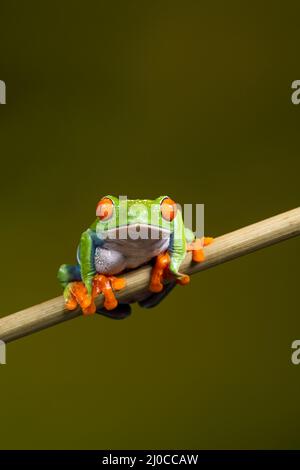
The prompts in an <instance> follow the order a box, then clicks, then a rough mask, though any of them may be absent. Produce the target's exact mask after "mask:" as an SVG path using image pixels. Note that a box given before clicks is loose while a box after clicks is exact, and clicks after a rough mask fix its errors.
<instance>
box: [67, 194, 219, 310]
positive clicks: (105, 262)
mask: <svg viewBox="0 0 300 470" xmlns="http://www.w3.org/2000/svg"><path fill="white" fill-rule="evenodd" d="M96 217H97V218H96V220H95V221H94V223H93V224H92V225H91V226H90V227H89V228H88V229H87V230H86V231H85V232H83V233H82V235H81V239H80V243H79V247H78V250H77V261H78V263H77V264H76V265H67V264H63V265H62V266H61V267H60V268H59V271H58V279H59V281H60V283H61V284H62V286H63V287H64V298H65V302H66V308H67V309H69V310H73V309H75V308H76V307H77V306H78V305H79V306H80V307H81V308H82V311H83V314H85V315H88V314H93V313H95V312H96V311H97V312H98V313H102V314H105V315H108V316H111V317H113V318H123V317H125V316H127V315H128V314H129V313H130V306H129V304H121V305H118V301H117V299H116V297H115V294H114V291H117V290H120V289H122V288H124V287H125V279H124V278H122V277H116V275H118V274H122V273H124V272H126V271H128V270H131V269H135V268H138V267H139V266H142V265H144V264H145V263H148V262H152V263H153V268H152V274H151V280H150V285H149V294H148V295H146V296H145V295H144V296H143V297H142V298H135V299H134V300H133V301H138V302H139V304H140V305H141V306H143V307H147V308H150V307H153V306H155V305H157V304H158V303H159V302H160V301H161V300H162V299H163V298H164V297H165V296H166V295H167V294H168V293H169V292H170V291H171V290H172V289H173V287H174V286H175V285H176V283H179V284H182V285H184V284H187V283H188V282H189V276H188V275H186V274H183V273H181V272H180V265H181V263H182V261H183V259H184V257H185V255H186V252H187V251H192V255H193V261H195V262H201V261H203V260H204V253H203V246H205V245H208V244H209V243H211V242H212V240H213V239H212V238H210V237H203V238H202V239H196V238H195V235H194V233H193V232H192V231H191V230H190V229H188V228H187V227H185V226H184V223H183V219H182V214H181V211H180V210H178V208H177V205H176V204H175V202H174V201H173V200H172V199H170V198H169V197H168V196H160V197H158V198H157V199H154V200H148V199H131V200H128V199H126V198H122V197H120V198H117V197H115V196H110V195H109V196H105V197H103V198H102V199H101V200H100V201H99V203H98V205H97V208H96ZM167 273H168V275H169V276H171V277H172V282H170V283H169V284H167V285H164V284H163V279H164V277H165V276H166V274H167ZM99 293H103V295H104V308H101V309H98V310H97V309H96V305H95V302H94V299H95V297H96V296H97V295H98V294H99ZM110 311H111V313H110Z"/></svg>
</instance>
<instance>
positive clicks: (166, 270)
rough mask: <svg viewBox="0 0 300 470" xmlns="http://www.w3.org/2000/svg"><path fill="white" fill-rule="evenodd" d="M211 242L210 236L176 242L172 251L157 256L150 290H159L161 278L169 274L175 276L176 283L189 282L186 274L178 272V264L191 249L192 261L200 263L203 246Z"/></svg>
mask: <svg viewBox="0 0 300 470" xmlns="http://www.w3.org/2000/svg"><path fill="white" fill-rule="evenodd" d="M212 242H213V238H212V237H203V238H201V239H198V238H195V239H194V240H193V241H192V242H190V243H188V244H187V245H186V248H185V247H184V249H183V246H184V245H182V244H178V246H177V248H176V246H175V249H174V248H173V251H172V249H171V251H170V252H169V251H167V252H165V253H161V254H160V255H158V256H157V258H156V260H155V265H154V267H153V269H152V273H151V281H150V287H149V289H150V291H151V292H161V291H162V290H163V287H164V286H163V280H164V278H167V277H168V276H169V274H171V275H173V276H174V277H175V278H176V281H177V283H178V284H181V285H186V284H188V283H189V282H190V277H189V276H188V275H187V274H183V273H180V272H179V269H180V265H181V263H182V261H183V260H184V257H185V253H186V251H192V259H193V261H194V262H197V263H200V262H202V261H204V259H205V257H204V252H203V247H205V246H207V245H210V244H211V243H212Z"/></svg>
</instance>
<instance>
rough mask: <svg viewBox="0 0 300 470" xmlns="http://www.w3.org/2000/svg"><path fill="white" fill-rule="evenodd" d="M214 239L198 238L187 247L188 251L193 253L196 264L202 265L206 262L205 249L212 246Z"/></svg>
mask: <svg viewBox="0 0 300 470" xmlns="http://www.w3.org/2000/svg"><path fill="white" fill-rule="evenodd" d="M213 241H214V239H213V238H212V237H203V238H196V239H195V240H194V241H193V242H192V243H190V245H188V247H187V251H192V258H193V261H195V262H196V263H201V262H202V261H204V260H205V256H204V251H203V247H204V246H207V245H210V244H211V243H212V242H213Z"/></svg>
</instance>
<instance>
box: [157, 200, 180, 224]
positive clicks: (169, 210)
mask: <svg viewBox="0 0 300 470" xmlns="http://www.w3.org/2000/svg"><path fill="white" fill-rule="evenodd" d="M160 210H161V215H162V216H163V218H164V219H165V220H168V221H169V222H171V221H172V220H173V219H174V218H175V216H176V213H177V207H176V203H175V202H174V201H173V200H172V199H170V198H169V197H166V198H165V199H164V200H163V201H162V202H161V204H160Z"/></svg>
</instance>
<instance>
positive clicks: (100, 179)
mask: <svg viewBox="0 0 300 470" xmlns="http://www.w3.org/2000/svg"><path fill="white" fill-rule="evenodd" d="M297 4H298V7H299V2H296V1H292V2H276V1H272V2H264V5H263V4H262V2H259V1H252V2H247V1H244V2H233V1H230V2H226V5H225V2H213V3H211V5H208V4H207V2H202V1H184V2H179V1H175V0H173V1H112V2H104V1H85V2H75V1H72V2H71V1H65V2H61V1H54V0H52V1H51V2H50V1H46V2H38V1H32V0H27V1H26V2H22V1H13V0H11V1H10V2H3V1H2V3H1V13H0V14H1V30H0V79H2V80H5V81H6V85H7V104H6V106H0V154H1V185H0V195H1V198H0V205H1V207H0V210H1V239H0V240H1V287H0V292H1V307H0V311H1V315H3V316H4V315H7V314H9V313H13V312H14V311H17V310H19V309H22V308H25V307H28V306H30V305H33V304H36V303H38V302H42V301H43V300H47V299H49V298H51V297H54V296H57V295H59V294H60V292H61V290H60V287H59V285H58V284H57V281H56V271H57V268H58V266H59V265H60V264H61V263H63V262H72V261H73V260H74V259H75V250H76V246H77V242H78V239H79V236H80V234H81V232H82V231H83V230H84V229H86V228H87V226H88V225H89V224H90V223H91V221H92V220H93V219H94V214H95V205H96V203H97V201H98V199H99V198H100V197H101V196H103V195H105V194H107V193H112V194H116V195H119V194H127V195H128V197H131V198H135V197H143V198H153V197H156V196H158V195H160V194H169V195H170V196H171V197H172V198H174V199H175V200H176V201H178V202H181V203H205V223H206V233H207V234H208V235H214V236H217V235H221V234H223V233H226V232H228V231H231V230H234V229H236V228H239V227H242V226H244V225H247V224H249V223H253V222H256V221H258V220H261V219H263V218H267V217H269V216H272V215H275V214H277V213H280V212H282V211H285V210H288V209H291V208H293V207H296V206H297V205H298V204H299V169H300V165H299V119H300V106H299V107H297V106H294V105H293V104H292V103H291V83H292V81H293V80H296V79H300V71H299V47H298V43H299V8H297ZM299 246H300V245H299V240H290V241H286V242H284V243H282V244H280V245H278V246H275V247H272V248H268V249H265V250H263V251H261V252H258V253H256V254H252V255H249V256H247V257H244V258H240V259H238V260H236V261H233V262H230V263H228V264H226V265H223V266H220V267H217V268H215V269H212V270H209V271H207V272H204V273H202V274H198V275H197V276H194V277H193V278H192V282H191V284H190V285H189V286H188V287H186V288H183V287H182V288H180V287H179V288H177V289H176V291H175V292H174V293H173V295H172V296H170V297H169V298H168V299H167V300H166V301H165V302H164V303H163V304H161V305H160V306H159V307H157V308H156V309H154V310H152V311H147V310H142V309H140V308H139V307H135V308H134V312H133V314H132V316H131V317H130V318H129V319H127V320H125V321H123V322H115V321H112V320H109V319H107V318H104V317H101V316H94V317H92V318H78V319H76V320H73V321H70V322H67V323H65V324H62V325H59V326H56V327H53V328H50V329H48V330H46V331H43V332H40V333H37V334H34V335H32V336H30V337H27V338H24V339H21V340H18V341H16V342H14V343H11V344H9V345H8V348H7V365H5V366H0V398H1V402H0V424H1V431H0V447H1V448H10V449H14V448H84V449H90V448H111V449H114V448H123V449H128V448H129V449H130V448H299V447H300V435H299V420H300V400H299V386H300V366H298V367H297V366H294V365H292V364H291V360H290V356H291V343H292V341H293V340H294V339H298V338H300V315H299V314H300V312H299V290H297V289H299V273H300V268H299V263H298V261H299Z"/></svg>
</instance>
